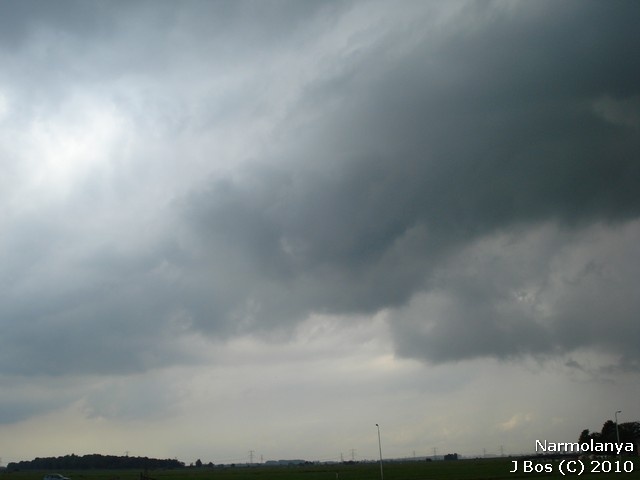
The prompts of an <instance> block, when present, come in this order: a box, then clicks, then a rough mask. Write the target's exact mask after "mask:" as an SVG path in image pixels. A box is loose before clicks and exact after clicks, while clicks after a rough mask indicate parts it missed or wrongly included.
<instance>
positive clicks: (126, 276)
mask: <svg viewBox="0 0 640 480" xmlns="http://www.w3.org/2000/svg"><path fill="white" fill-rule="evenodd" d="M81 3H82V4H83V5H86V3H85V2H81ZM98 5H99V6H100V8H97V7H96V9H95V10H94V9H89V10H88V13H86V12H87V8H88V7H79V10H77V11H76V10H74V13H73V14H72V15H70V16H64V15H62V12H61V11H55V12H53V11H49V10H47V9H44V10H42V11H39V12H38V13H37V14H34V15H33V16H31V15H27V14H26V13H24V12H23V13H20V12H22V10H21V9H22V8H23V7H15V9H16V13H15V14H14V16H15V18H16V22H15V26H14V27H13V29H9V30H7V32H5V33H4V35H5V36H6V38H5V40H3V41H4V42H5V43H4V44H3V50H2V51H3V55H4V57H5V58H6V59H7V60H9V61H8V62H7V65H8V67H7V69H5V73H3V74H0V78H1V79H2V81H3V82H4V84H3V85H0V87H2V88H3V89H4V90H0V94H2V93H4V94H5V95H6V96H7V97H8V100H9V101H10V103H11V109H12V110H11V113H10V115H11V117H10V118H9V119H4V120H3V121H4V122H5V125H7V126H8V127H11V126H13V127H14V128H15V130H16V132H18V131H22V126H23V125H28V126H30V125H31V123H29V122H31V121H32V123H37V122H40V123H44V124H45V127H46V128H45V127H43V128H44V130H45V133H46V132H47V131H48V130H47V128H49V129H52V128H53V127H51V126H49V125H48V124H46V122H45V121H44V120H42V119H43V118H45V119H46V118H49V117H47V115H49V116H50V117H51V118H52V119H53V120H52V123H53V124H54V126H55V124H56V122H58V123H60V124H63V125H64V124H65V122H69V121H70V120H69V118H71V120H73V122H75V123H73V122H72V123H73V125H72V126H73V128H74V129H80V127H81V126H82V124H83V121H84V120H85V117H83V116H81V115H79V116H78V117H77V118H76V117H74V116H73V114H72V113H73V111H72V113H68V112H67V111H66V110H65V108H66V107H67V106H68V105H69V104H70V103H71V104H72V105H73V102H72V100H73V99H74V98H76V97H74V95H76V96H79V97H80V98H81V99H83V98H85V97H86V98H87V100H84V102H85V103H83V102H82V101H78V105H79V107H77V108H78V109H79V110H80V111H83V109H84V108H85V106H86V105H88V106H89V107H92V108H94V107H95V109H96V110H97V111H98V113H100V112H101V110H100V109H101V108H106V107H105V105H106V106H108V107H109V108H110V110H109V109H107V111H108V112H112V116H113V117H114V118H116V119H119V118H121V117H122V118H125V119H126V120H127V121H126V122H125V121H123V123H122V125H121V126H120V128H121V130H122V131H121V133H120V134H121V137H122V138H120V137H119V138H118V143H117V146H118V148H114V149H113V151H109V153H108V155H106V156H107V160H108V162H107V163H108V166H107V167H104V168H105V171H104V172H103V171H102V170H99V169H97V168H96V170H95V171H93V170H90V171H89V173H88V174H86V175H85V177H82V178H81V179H80V180H78V181H77V184H75V185H74V188H75V189H72V190H73V191H72V192H71V193H68V194H67V196H66V197H64V198H63V199H62V200H59V199H58V200H57V201H51V202H49V201H47V197H46V196H43V197H42V199H41V198H40V197H39V195H40V192H39V190H38V189H37V188H33V187H29V188H26V187H25V189H24V192H23V191H21V190H20V189H19V188H18V187H16V186H15V185H16V184H17V183H18V182H12V181H10V180H3V183H4V184H6V185H7V186H8V190H7V191H8V192H9V193H7V192H6V191H5V192H3V193H2V194H1V195H4V196H3V197H2V198H3V200H5V199H6V203H7V205H10V207H11V208H10V213H11V214H10V215H7V217H6V218H3V219H2V221H3V222H4V225H5V226H6V227H7V229H6V231H7V234H6V235H5V236H4V238H3V239H2V240H1V242H2V243H1V245H2V248H3V251H2V256H1V257H0V258H2V261H3V266H4V270H3V273H2V277H1V278H2V282H3V285H4V286H5V287H7V288H5V289H4V291H3V294H2V297H1V298H2V300H3V301H2V306H0V312H1V315H2V323H0V329H1V332H0V333H1V335H0V352H1V353H0V373H2V372H4V373H11V374H18V375H20V374H22V375H28V374H33V373H46V374H51V375H60V374H64V373H71V374H82V373H91V372H97V373H109V372H118V373H130V372H137V371H144V370H146V369H153V368H158V367H162V366H166V365H170V364H172V363H179V362H189V361H195V359H194V357H196V356H197V355H198V352H191V351H188V350H187V349H185V348H184V345H182V344H180V342H179V339H180V338H182V336H184V335H187V334H189V333H191V332H193V331H197V332H206V333H207V334H208V335H209V337H210V338H212V339H228V338H230V337H231V336H233V335H236V334H238V333H247V332H256V333H260V334H264V335H282V334H287V333H288V332H291V330H292V326H293V325H295V324H296V322H298V321H301V320H303V319H305V318H306V317H307V316H308V315H309V314H311V313H336V314H352V313H374V312H378V311H380V310H383V309H389V318H390V320H389V321H390V322H391V325H392V332H393V334H394V336H395V337H394V338H395V340H396V342H397V348H398V352H399V353H400V354H402V355H407V356H412V357H418V358H425V359H428V360H433V361H449V360H457V359H463V358H473V357H478V356H497V357H510V356H518V355H521V354H527V353H532V354H535V353H554V352H563V351H567V350H575V349H580V348H582V347H595V348H600V349H602V350H603V351H605V352H612V351H615V350H616V349H621V351H623V352H624V354H625V355H626V358H629V359H631V361H633V359H637V355H638V354H637V350H635V347H633V346H632V345H633V340H634V339H635V340H637V338H638V332H637V330H636V329H635V327H634V326H633V322H631V320H630V319H631V318H632V317H633V315H634V314H635V313H637V312H638V308H637V307H638V305H637V303H636V302H634V301H631V300H630V296H631V292H632V291H633V289H632V288H631V287H632V286H633V285H635V283H637V278H638V275H637V272H636V271H634V270H629V271H627V272H626V273H625V274H624V276H623V280H621V281H627V284H628V285H630V286H629V288H628V289H623V290H620V289H605V290H598V295H602V296H603V299H604V301H603V302H602V303H601V305H612V306H613V305H619V306H620V307H619V308H618V309H615V310H614V311H615V312H617V314H616V318H617V320H616V322H617V323H616V324H617V325H618V327H619V331H620V336H619V337H613V336H603V335H602V328H603V327H602V326H601V324H600V323H598V320H597V319H596V318H595V317H593V318H591V317H589V319H588V320H585V318H584V317H583V316H582V315H581V312H582V311H583V309H581V308H579V307H580V306H581V305H582V306H584V305H591V304H590V303H589V302H588V301H587V300H588V299H589V298H593V296H589V295H587V293H586V292H589V291H590V290H585V289H582V288H573V289H571V288H568V287H566V285H564V284H562V285H564V287H563V288H562V289H561V293H562V294H558V295H557V296H549V295H546V296H545V297H544V299H545V302H543V303H545V305H546V304H549V303H550V304H552V306H553V308H547V309H546V310H544V309H542V307H541V306H539V305H538V304H536V305H534V307H535V308H533V307H531V308H529V307H527V306H526V305H527V304H526V303H525V304H523V303H517V302H515V301H514V300H513V298H514V297H513V295H512V293H514V292H512V290H513V289H514V288H515V287H518V288H519V289H522V291H524V292H525V293H526V292H528V290H527V287H528V286H529V283H533V284H534V286H536V285H538V286H539V285H544V284H545V282H548V280H549V272H550V271H554V272H555V271H556V270H555V269H554V268H555V267H554V268H552V266H549V268H548V269H545V265H551V263H552V262H553V261H555V259H557V258H558V256H561V254H562V253H563V252H566V251H570V250H571V247H572V245H576V244H579V241H578V239H579V238H580V232H590V231H592V230H590V229H591V228H592V226H593V225H594V224H598V225H604V226H605V227H603V228H605V230H606V231H609V230H607V229H609V228H611V229H612V230H611V231H612V232H614V233H615V229H614V227H616V228H620V229H622V230H624V228H623V227H624V226H625V225H626V224H628V223H629V222H632V221H634V220H635V219H637V217H638V214H639V213H640V195H638V193H637V192H638V191H639V190H638V187H640V185H639V183H640V171H639V170H640V167H639V162H638V152H639V150H640V148H639V147H640V145H639V142H640V139H639V138H640V136H639V135H638V128H639V127H638V125H637V121H636V120H634V119H637V114H634V109H636V108H637V105H638V96H639V95H640V91H639V88H638V86H637V78H640V64H639V62H640V60H639V59H638V56H637V55H633V54H634V49H633V48H632V46H633V45H635V44H637V39H636V35H637V34H636V33H635V32H636V25H637V20H638V19H639V18H640V12H639V7H638V5H637V4H636V3H634V2H617V3H614V4H610V3H608V4H604V3H600V2H562V3H560V4H558V3H556V2H519V3H513V4H502V3H491V2H488V3H485V2H473V3H465V4H456V6H455V8H454V12H453V13H452V14H451V15H450V17H446V18H448V20H446V21H445V20H443V21H442V22H440V21H438V20H434V18H435V17H434V16H432V15H431V13H430V12H431V10H434V12H435V11H436V10H438V9H440V10H446V8H449V7H448V5H450V4H449V2H445V3H442V4H435V3H434V4H432V3H422V2H417V3H410V4H407V9H408V11H409V12H411V13H412V14H411V15H409V14H407V15H405V16H402V15H401V14H400V13H397V12H395V13H393V15H392V12H393V6H391V5H388V6H387V5H386V4H384V3H380V4H378V3H371V4H364V3H354V4H351V3H344V4H333V3H329V4H320V3H319V2H314V3H313V4H311V3H309V2H305V3H302V2H293V3H284V4H280V3H268V4H266V3H264V2H256V3H246V2H221V3H220V2H211V3H209V2H203V3H198V2H196V3H192V2H186V3H179V4H174V3H173V2H167V3H161V4H160V5H161V7H158V8H157V9H156V5H157V2H151V3H145V2H133V3H132V4H131V5H130V6H127V7H126V8H127V12H128V13H127V15H124V14H122V15H120V14H119V13H118V8H120V4H117V6H118V8H116V7H113V6H112V5H113V4H111V3H99V4H98ZM459 5H461V7H460V8H458V6H459ZM151 6H152V7H153V8H152V7H151ZM369 7H371V8H369ZM4 8H5V9H6V8H10V7H9V6H6V5H5V7H4ZM18 10H20V11H18ZM102 10H104V12H103V11H102ZM83 12H85V13H83ZM151 12H153V13H151ZM354 12H355V13H354ZM98 13H100V15H102V14H103V13H104V16H100V18H101V19H102V20H100V22H99V25H101V28H97V27H96V29H95V30H97V33H95V31H94V28H93V27H91V25H94V24H93V23H92V22H93V20H85V19H84V17H82V16H83V15H85V14H87V15H89V16H91V17H92V18H93V19H95V17H96V15H98ZM349 15H351V17H349ZM368 15H372V16H373V17H372V18H373V20H372V19H370V18H369V17H368ZM394 15H398V16H394ZM81 17H82V18H81ZM345 18H349V19H350V20H349V21H344V22H343V23H341V21H343V20H344V19H345ZM443 18H445V17H443ZM358 21H362V22H364V23H365V24H366V22H367V21H369V22H370V24H368V27H366V28H365V27H362V29H360V30H358V28H357V23H358ZM350 22H353V23H354V24H356V26H355V27H354V26H351V24H350ZM336 25H337V26H336ZM341 28H342V29H346V31H341V30H340V29H341ZM350 28H352V29H353V31H352V30H350ZM332 29H334V30H332ZM87 30H90V31H91V33H87ZM45 46H46V48H45ZM12 48H16V49H17V52H19V54H17V55H15V56H12V54H11V52H12V50H11V49H12ZM43 52H49V53H48V54H47V55H45V54H44V53H43ZM314 55H315V56H314ZM21 59H26V60H24V61H23V60H21ZM53 64H55V68H54V67H52V65H53ZM7 72H9V73H7ZM47 72H49V75H45V74H46V73H47ZM11 76H13V77H15V78H10V77H11ZM42 79H45V80H42ZM5 84H6V88H5ZM7 92H8V93H7ZM220 92H222V93H220ZM82 95H84V97H83V96H82ZM96 96H97V97H100V99H101V101H100V102H97V101H96V102H94V103H92V101H93V100H92V99H93V98H94V97H96ZM25 105H26V106H25ZM96 105H97V106H96ZM69 108H71V107H69ZM74 111H75V110H74ZM15 112H19V113H15ZM634 115H635V116H634ZM109 118H111V117H109ZM11 121H15V122H16V123H15V125H18V127H15V125H14V124H11ZM21 122H22V123H21ZM114 122H115V120H114ZM127 122H129V123H127ZM116 123H117V122H116ZM99 125H100V124H99ZM227 125H231V126H232V127H233V128H230V127H227ZM34 128H35V127H34ZM225 128H226V129H225ZM27 130H28V129H27ZM79 131H81V132H82V130H81V129H80V130H79ZM65 132H66V131H63V133H65ZM256 132H257V133H256ZM264 132H266V133H264ZM83 133H87V134H88V133H90V132H83ZM3 138H4V137H3ZM71 140H74V141H75V140H77V138H75V137H73V136H72V138H71ZM3 141H4V142H5V143H4V144H3V150H2V151H5V150H6V151H8V152H11V144H10V143H9V142H8V141H6V139H4V140H3ZM25 143H26V144H27V145H28V146H31V145H30V144H28V142H25ZM68 143H71V144H72V145H73V144H74V142H73V141H70V142H67V143H64V142H61V143H60V144H55V143H54V144H53V147H52V148H53V150H54V151H55V150H57V149H60V148H61V147H62V146H64V145H67V144H68ZM76 143H77V142H76ZM238 145H240V146H238ZM37 146H38V143H37V142H35V143H34V145H33V147H37ZM92 148H95V149H96V150H100V148H102V146H101V145H98V146H97V147H93V146H92ZM225 148H228V150H225ZM229 152H231V153H229ZM92 153H93V150H92ZM95 155H98V154H97V153H96V154H95ZM32 156H33V154H32V153H30V150H29V148H25V149H23V150H21V151H20V152H19V153H18V154H17V155H14V156H11V155H9V154H7V158H6V159H5V161H6V163H7V164H9V165H12V168H14V169H15V170H16V171H17V172H18V173H20V172H21V170H20V169H19V168H18V167H17V165H20V164H21V161H22V160H23V159H24V160H29V159H31V157H32ZM83 158H84V157H83ZM57 160H58V159H57V158H54V159H53V161H52V162H51V163H52V164H54V163H55V161H57ZM207 163H209V164H210V165H211V166H210V167H209V168H205V167H202V165H204V164H207ZM34 165H36V164H34ZM83 165H84V164H81V166H83ZM27 170H29V168H27V169H25V171H27ZM227 171H230V172H231V173H229V174H228V175H227V174H226V173H224V172H227ZM105 172H107V173H105ZM185 172H187V173H185ZM221 172H223V173H221ZM63 173H64V172H63ZM25 175H26V174H25ZM60 175H61V177H62V178H63V179H64V178H66V177H64V175H63V174H60ZM15 177H16V178H19V175H18V174H15ZM9 178H10V179H11V178H13V177H11V176H10V177H9ZM194 179H195V180H194ZM68 183H70V182H68ZM14 187H15V188H14ZM56 187H58V188H59V189H61V187H59V186H56ZM62 190H64V189H63V188H62ZM16 192H17V193H16ZM34 192H36V193H38V194H37V195H34ZM12 195H13V196H12ZM42 195H44V194H42ZM34 198H35V200H34ZM34 202H35V203H34ZM38 202H39V203H38ZM33 205H35V206H33ZM150 212H152V213H150ZM549 223H550V224H553V225H556V226H557V228H558V229H559V230H560V231H563V232H569V233H567V234H566V236H564V234H561V235H560V239H559V240H558V241H557V242H556V243H554V242H551V243H545V242H542V243H535V242H534V244H535V245H536V248H535V249H534V250H535V252H536V255H533V256H531V258H529V257H527V258H529V261H528V262H525V263H520V262H519V261H518V260H517V258H518V257H517V256H515V255H511V256H508V261H506V260H504V261H503V263H501V264H500V268H499V269H495V268H493V267H492V265H491V264H483V263H480V264H476V263H474V262H476V261H477V260H476V259H477V258H478V257H479V258H484V256H485V255H486V251H485V250H484V249H485V248H489V247H490V246H491V245H492V244H491V242H490V241H487V242H488V244H487V245H489V247H487V245H485V244H484V243H483V242H484V241H485V240H486V239H487V238H490V237H492V236H494V235H502V234H504V232H507V234H508V232H512V231H514V230H515V231H516V233H514V234H513V235H514V237H513V238H514V240H513V241H512V243H509V242H507V243H506V244H505V246H504V249H503V250H502V252H503V253H508V252H512V251H516V252H521V253H522V254H523V255H524V253H526V252H527V250H526V248H524V247H523V245H524V246H526V245H528V241H529V240H527V239H528V238H529V235H530V233H527V232H529V230H530V229H535V228H538V226H539V225H541V224H549ZM518 232H524V233H518ZM624 232H626V233H625V235H627V237H625V238H628V237H629V236H631V237H632V238H633V235H634V234H635V233H634V232H635V230H633V229H632V228H630V229H627V230H624ZM629 232H630V233H629ZM605 237H606V235H605ZM607 238H608V237H607ZM609 241H610V239H609V240H606V241H605V243H607V242H609ZM478 245H480V246H478ZM624 245H625V248H626V249H627V251H626V253H627V254H629V255H635V256H637V253H635V252H637V250H634V248H636V247H634V243H633V242H630V241H627V242H626V243H624ZM602 248H604V247H602ZM605 250H606V249H605ZM469 252H472V253H473V252H475V256H473V255H471V254H470V253H469ZM465 255H466V256H465ZM469 255H471V256H469ZM586 257H588V255H585V260H584V261H585V262H587V263H588V258H586ZM461 258H463V259H464V258H469V263H470V265H474V266H475V267H477V272H476V271H474V270H473V269H472V270H469V271H466V270H463V269H461V267H460V263H459V262H460V259H461ZM496 258H497V259H498V260H499V259H500V258H501V257H500V255H496ZM581 261H582V259H581ZM620 264H621V262H620V261H619V260H616V263H615V265H620ZM572 265H573V264H572ZM538 269H539V270H538ZM532 272H533V273H532ZM603 278H606V277H603ZM596 285H598V283H597V282H596ZM593 288H595V287H593ZM515 293H518V292H515ZM616 295H619V297H616ZM421 296H425V298H426V299H422V297H421ZM585 297H587V298H585ZM615 298H618V299H619V301H617V300H614V299H615ZM421 302H423V303H421ZM534 303H535V302H534ZM416 305H418V306H419V307H420V308H418V309H412V308H413V307H414V306H416ZM523 305H524V306H523ZM541 312H543V313H541ZM548 312H551V314H547V313H548ZM427 314H428V316H427ZM584 327H588V328H584ZM576 328H577V329H580V334H578V335H574V334H573V333H572V332H574V330H575V329H576ZM636 344H637V342H636ZM49 345H54V346H55V347H54V348H56V350H57V351H59V353H58V354H57V355H56V356H55V357H54V358H53V359H52V358H51V356H50V355H49V354H48V353H47V351H48V348H49Z"/></svg>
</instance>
